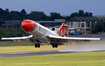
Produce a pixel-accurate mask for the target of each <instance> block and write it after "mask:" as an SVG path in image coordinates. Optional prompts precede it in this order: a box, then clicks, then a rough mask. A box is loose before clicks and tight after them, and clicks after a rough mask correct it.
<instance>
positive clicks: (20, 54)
mask: <svg viewBox="0 0 105 66" xmlns="http://www.w3.org/2000/svg"><path fill="white" fill-rule="evenodd" d="M64 53H74V51H67V52H66V51H64V52H61V51H59V50H51V51H31V52H13V53H0V58H4V57H19V56H37V55H50V54H51V55H52V54H64Z"/></svg>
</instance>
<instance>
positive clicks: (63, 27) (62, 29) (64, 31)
mask: <svg viewBox="0 0 105 66" xmlns="http://www.w3.org/2000/svg"><path fill="white" fill-rule="evenodd" d="M65 25H66V24H64V23H62V25H61V27H60V29H59V31H58V35H59V36H62V35H63V36H64V35H65V33H66V30H67V29H68V27H67V26H65Z"/></svg>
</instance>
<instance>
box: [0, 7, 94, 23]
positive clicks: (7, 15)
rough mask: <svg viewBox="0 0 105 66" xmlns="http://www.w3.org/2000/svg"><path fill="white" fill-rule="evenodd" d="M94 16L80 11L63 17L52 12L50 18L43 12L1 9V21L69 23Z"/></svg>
mask: <svg viewBox="0 0 105 66" xmlns="http://www.w3.org/2000/svg"><path fill="white" fill-rule="evenodd" d="M92 16H93V14H92V13H91V12H84V11H83V10H79V11H78V12H74V13H72V14H70V15H66V16H65V15H63V16H61V15H60V13H57V12H51V13H50V16H48V15H46V14H45V13H44V12H43V11H31V13H29V14H28V13H27V12H26V11H25V9H22V10H21V11H20V12H19V11H9V9H5V10H3V9H2V8H0V20H23V19H32V20H35V21H41V20H42V21H47V20H54V19H65V20H66V21H69V20H70V19H71V18H72V17H92Z"/></svg>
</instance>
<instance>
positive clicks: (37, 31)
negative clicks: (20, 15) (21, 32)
mask: <svg viewBox="0 0 105 66" xmlns="http://www.w3.org/2000/svg"><path fill="white" fill-rule="evenodd" d="M28 33H29V34H31V35H34V37H35V39H37V40H39V41H40V42H43V43H48V39H47V38H46V37H45V35H55V36H59V35H58V34H57V33H56V32H54V31H51V30H50V29H48V28H46V27H44V26H42V25H40V24H39V23H37V25H36V27H35V28H34V29H33V30H32V31H29V32H28Z"/></svg>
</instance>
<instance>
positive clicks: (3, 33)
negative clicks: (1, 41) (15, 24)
mask: <svg viewBox="0 0 105 66" xmlns="http://www.w3.org/2000/svg"><path fill="white" fill-rule="evenodd" d="M23 34H24V31H23V30H22V29H20V28H10V29H4V28H0V38H2V37H18V36H23Z"/></svg>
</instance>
